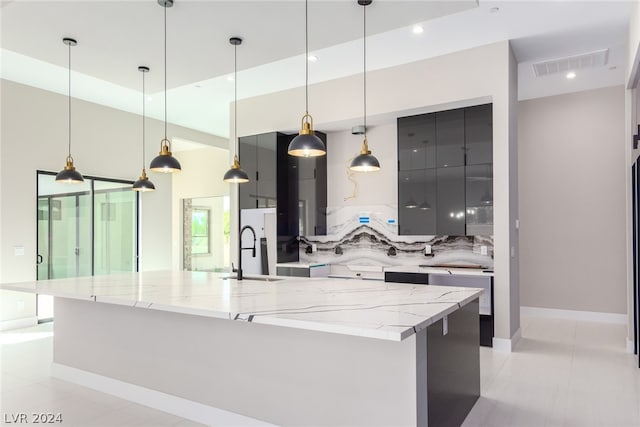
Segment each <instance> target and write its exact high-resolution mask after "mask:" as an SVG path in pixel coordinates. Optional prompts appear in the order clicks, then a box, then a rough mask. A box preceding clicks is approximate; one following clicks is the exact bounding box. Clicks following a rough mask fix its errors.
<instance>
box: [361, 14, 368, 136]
mask: <svg viewBox="0 0 640 427" xmlns="http://www.w3.org/2000/svg"><path fill="white" fill-rule="evenodd" d="M362 16H363V21H364V23H363V27H362V28H363V38H362V39H363V46H364V55H362V57H363V70H364V71H363V90H364V139H365V140H366V139H367V5H366V4H365V5H363V6H362Z"/></svg>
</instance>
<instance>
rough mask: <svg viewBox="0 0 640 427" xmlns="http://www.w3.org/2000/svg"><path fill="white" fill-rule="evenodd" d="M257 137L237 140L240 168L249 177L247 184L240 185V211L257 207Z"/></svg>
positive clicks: (245, 137) (244, 137)
mask: <svg viewBox="0 0 640 427" xmlns="http://www.w3.org/2000/svg"><path fill="white" fill-rule="evenodd" d="M257 140H258V137H257V136H255V135H254V136H243V137H241V138H240V139H239V147H240V150H239V157H240V166H241V167H242V169H243V170H244V171H245V172H246V173H247V175H248V176H249V182H247V183H244V184H238V185H240V209H254V208H257V207H258V204H257V197H256V195H257V194H258V180H257V176H258V156H257V151H256V144H257Z"/></svg>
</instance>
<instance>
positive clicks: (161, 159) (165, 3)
mask: <svg viewBox="0 0 640 427" xmlns="http://www.w3.org/2000/svg"><path fill="white" fill-rule="evenodd" d="M158 4H159V5H160V6H162V7H163V8H164V138H162V141H160V154H158V156H156V157H155V158H154V159H153V160H152V161H151V164H150V165H149V169H150V170H152V171H154V172H162V173H173V172H180V171H181V170H182V167H181V166H180V162H179V161H178V160H177V159H176V158H175V157H173V154H172V153H171V141H170V140H169V138H167V8H168V7H172V6H173V0H158Z"/></svg>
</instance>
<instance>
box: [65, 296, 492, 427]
mask: <svg viewBox="0 0 640 427" xmlns="http://www.w3.org/2000/svg"><path fill="white" fill-rule="evenodd" d="M55 313H56V317H55V325H54V327H55V333H54V370H53V372H54V375H55V376H57V377H59V378H61V379H64V380H67V381H72V382H76V383H79V384H82V385H85V386H88V387H91V388H95V389H98V390H101V391H104V392H107V393H111V394H116V395H118V396H119V397H122V398H125V399H128V400H132V401H135V402H138V403H141V404H145V405H148V406H151V407H156V408H158V409H161V410H164V411H167V412H171V413H174V414H176V415H179V416H182V417H185V418H189V419H192V420H194V421H198V422H202V423H205V424H209V425H243V426H247V425H269V424H274V425H281V426H301V425H314V426H320V425H331V426H336V425H343V426H346V425H348V426H426V425H436V426H443V425H459V424H460V423H461V422H462V421H463V420H464V418H465V417H466V414H467V413H468V412H469V410H470V409H471V407H472V406H473V404H474V403H475V401H476V400H477V398H478V396H479V395H480V374H479V369H480V367H479V349H478V339H479V338H478V300H477V298H476V299H474V300H473V301H471V302H469V303H467V304H466V305H464V306H462V307H460V308H459V309H458V310H457V311H454V312H452V313H450V314H449V315H448V317H445V319H446V323H447V325H446V329H448V331H445V332H446V335H443V323H444V320H443V319H441V320H439V321H437V322H435V323H433V324H431V325H430V326H428V327H426V328H424V329H422V330H419V331H417V332H416V333H414V334H412V335H411V336H408V337H406V338H405V339H403V340H401V341H391V340H384V339H375V338H366V337H360V336H352V335H344V334H338V333H329V332H319V331H312V330H304V329H297V328H292V327H281V326H272V325H266V324H258V323H255V322H252V323H250V322H247V321H229V320H226V319H219V318H214V317H206V316H197V315H191V314H181V313H176V312H169V311H162V310H149V309H146V308H136V307H131V306H127V305H118V304H99V303H95V302H94V301H92V300H82V299H70V298H64V297H56V298H55Z"/></svg>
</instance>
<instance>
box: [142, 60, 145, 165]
mask: <svg viewBox="0 0 640 427" xmlns="http://www.w3.org/2000/svg"><path fill="white" fill-rule="evenodd" d="M144 75H145V72H144V71H143V72H142V170H144V165H145V163H144V159H145V152H144V141H145V120H144V118H145V104H146V102H145V87H144Z"/></svg>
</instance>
